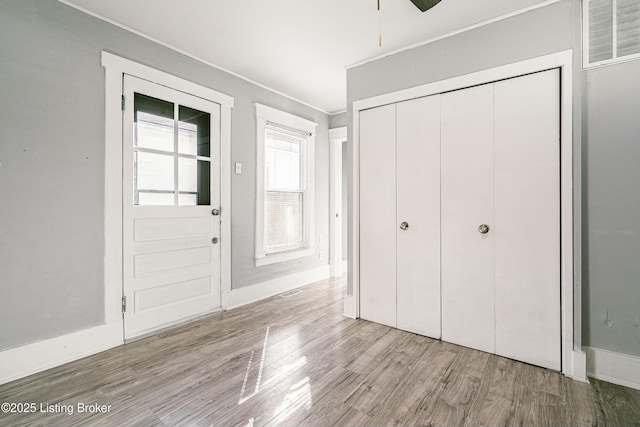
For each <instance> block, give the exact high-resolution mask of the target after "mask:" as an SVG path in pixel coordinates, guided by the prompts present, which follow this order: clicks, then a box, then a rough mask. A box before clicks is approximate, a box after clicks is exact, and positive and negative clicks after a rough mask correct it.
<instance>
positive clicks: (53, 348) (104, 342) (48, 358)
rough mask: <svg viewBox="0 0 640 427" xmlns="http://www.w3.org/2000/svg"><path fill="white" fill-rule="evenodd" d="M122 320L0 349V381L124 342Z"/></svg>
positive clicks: (69, 360)
mask: <svg viewBox="0 0 640 427" xmlns="http://www.w3.org/2000/svg"><path fill="white" fill-rule="evenodd" d="M123 343H124V341H123V336H122V321H119V322H113V323H108V324H106V325H101V326H96V327H94V328H90V329H85V330H82V331H78V332H73V333H71V334H67V335H62V336H59V337H55V338H50V339H47V340H43V341H39V342H36V343H33V344H27V345H24V346H21V347H16V348H11V349H9V350H4V351H2V352H0V384H5V383H8V382H10V381H13V380H17V379H19V378H23V377H26V376H29V375H32V374H35V373H37V372H42V371H44V370H47V369H49V368H53V367H55V366H60V365H64V364H65V363H68V362H72V361H74V360H78V359H82V358H83V357H87V356H91V355H92V354H96V353H100V352H101V351H104V350H108V349H110V348H113V347H117V346H119V345H121V344H123Z"/></svg>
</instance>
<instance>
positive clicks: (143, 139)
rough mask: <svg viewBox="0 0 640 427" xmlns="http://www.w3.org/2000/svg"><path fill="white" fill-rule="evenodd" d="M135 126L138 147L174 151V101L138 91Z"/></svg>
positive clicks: (135, 103) (135, 139)
mask: <svg viewBox="0 0 640 427" xmlns="http://www.w3.org/2000/svg"><path fill="white" fill-rule="evenodd" d="M134 126H135V132H134V139H133V141H134V142H133V144H134V145H135V146H136V147H141V148H151V149H154V150H162V151H174V137H173V135H174V120H173V103H171V102H167V101H163V100H161V99H157V98H152V97H150V96H146V95H142V94H139V93H136V94H135V95H134Z"/></svg>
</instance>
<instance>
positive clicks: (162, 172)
mask: <svg viewBox="0 0 640 427" xmlns="http://www.w3.org/2000/svg"><path fill="white" fill-rule="evenodd" d="M173 159H174V157H173V156H166V155H162V154H154V153H145V152H135V153H134V157H133V162H134V163H133V194H134V204H136V205H173V204H174V199H173V197H174V191H175V190H174V188H173V186H174V184H173V177H174V171H173ZM151 195H154V196H151Z"/></svg>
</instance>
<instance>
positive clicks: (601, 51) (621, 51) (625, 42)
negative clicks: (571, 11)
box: [582, 0, 640, 68]
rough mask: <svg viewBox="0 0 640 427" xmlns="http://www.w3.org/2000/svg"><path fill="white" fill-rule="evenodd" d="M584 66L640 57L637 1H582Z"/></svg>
mask: <svg viewBox="0 0 640 427" xmlns="http://www.w3.org/2000/svg"><path fill="white" fill-rule="evenodd" d="M582 15H583V45H584V46H583V57H584V67H585V68H588V67H595V66H600V65H607V64H612V63H616V62H621V61H628V60H631V59H637V58H640V1H639V0H583V9H582Z"/></svg>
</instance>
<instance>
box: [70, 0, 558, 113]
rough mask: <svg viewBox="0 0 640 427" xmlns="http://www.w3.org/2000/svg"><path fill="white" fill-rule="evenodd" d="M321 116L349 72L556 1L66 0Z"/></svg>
mask: <svg viewBox="0 0 640 427" xmlns="http://www.w3.org/2000/svg"><path fill="white" fill-rule="evenodd" d="M60 1H62V2H63V3H65V4H68V5H71V6H74V7H77V8H79V9H81V10H84V11H85V12H88V13H91V14H92V15H95V16H98V17H101V18H103V19H106V20H108V21H110V22H114V23H117V24H119V25H121V26H123V27H125V28H128V29H131V30H134V31H136V32H138V33H141V34H144V35H146V36H148V37H150V38H152V39H155V40H157V41H160V42H163V43H164V44H166V45H168V46H170V47H172V48H174V49H177V50H180V51H182V52H184V53H187V54H189V55H191V56H193V57H196V58H198V59H200V60H202V61H205V62H207V63H209V64H213V65H215V66H217V67H219V68H222V69H224V70H226V71H230V72H232V73H234V74H237V75H239V76H241V77H243V78H245V79H248V80H251V81H253V82H256V83H258V84H260V85H263V86H266V87H268V88H270V89H273V90H275V91H277V92H280V93H282V94H285V95H286V96H289V97H291V98H294V99H296V100H299V101H301V102H303V103H305V104H308V105H310V106H312V107H314V108H317V109H319V110H321V111H324V112H327V113H330V114H333V113H337V112H341V111H344V110H345V109H346V71H345V67H347V66H349V65H353V64H356V63H360V62H363V61H366V60H368V59H371V58H374V57H378V56H380V55H385V54H388V53H390V52H393V51H397V50H399V49H402V48H404V47H407V46H410V45H413V44H417V43H420V42H424V41H427V40H431V39H434V38H437V37H441V36H443V35H446V34H449V33H452V32H455V31H459V30H461V29H463V28H466V27H469V26H472V25H474V24H478V23H480V22H483V21H487V20H490V19H493V18H496V17H499V16H503V15H506V14H510V13H513V12H515V11H518V10H521V9H526V8H529V7H532V6H534V5H537V4H541V3H549V1H550V0H545V1H541V0H489V1H469V0H442V2H441V3H440V4H438V5H436V6H435V7H434V8H433V9H431V10H429V11H427V12H424V13H422V12H420V10H418V9H417V8H416V7H415V6H414V5H413V4H412V3H411V2H410V1H409V0H381V2H382V47H380V46H378V34H379V32H380V18H379V15H378V11H377V0H323V1H310V0H306V1H302V0H271V1H264V0H241V1H238V0H235V1H229V0H181V1H176V0H60Z"/></svg>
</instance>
